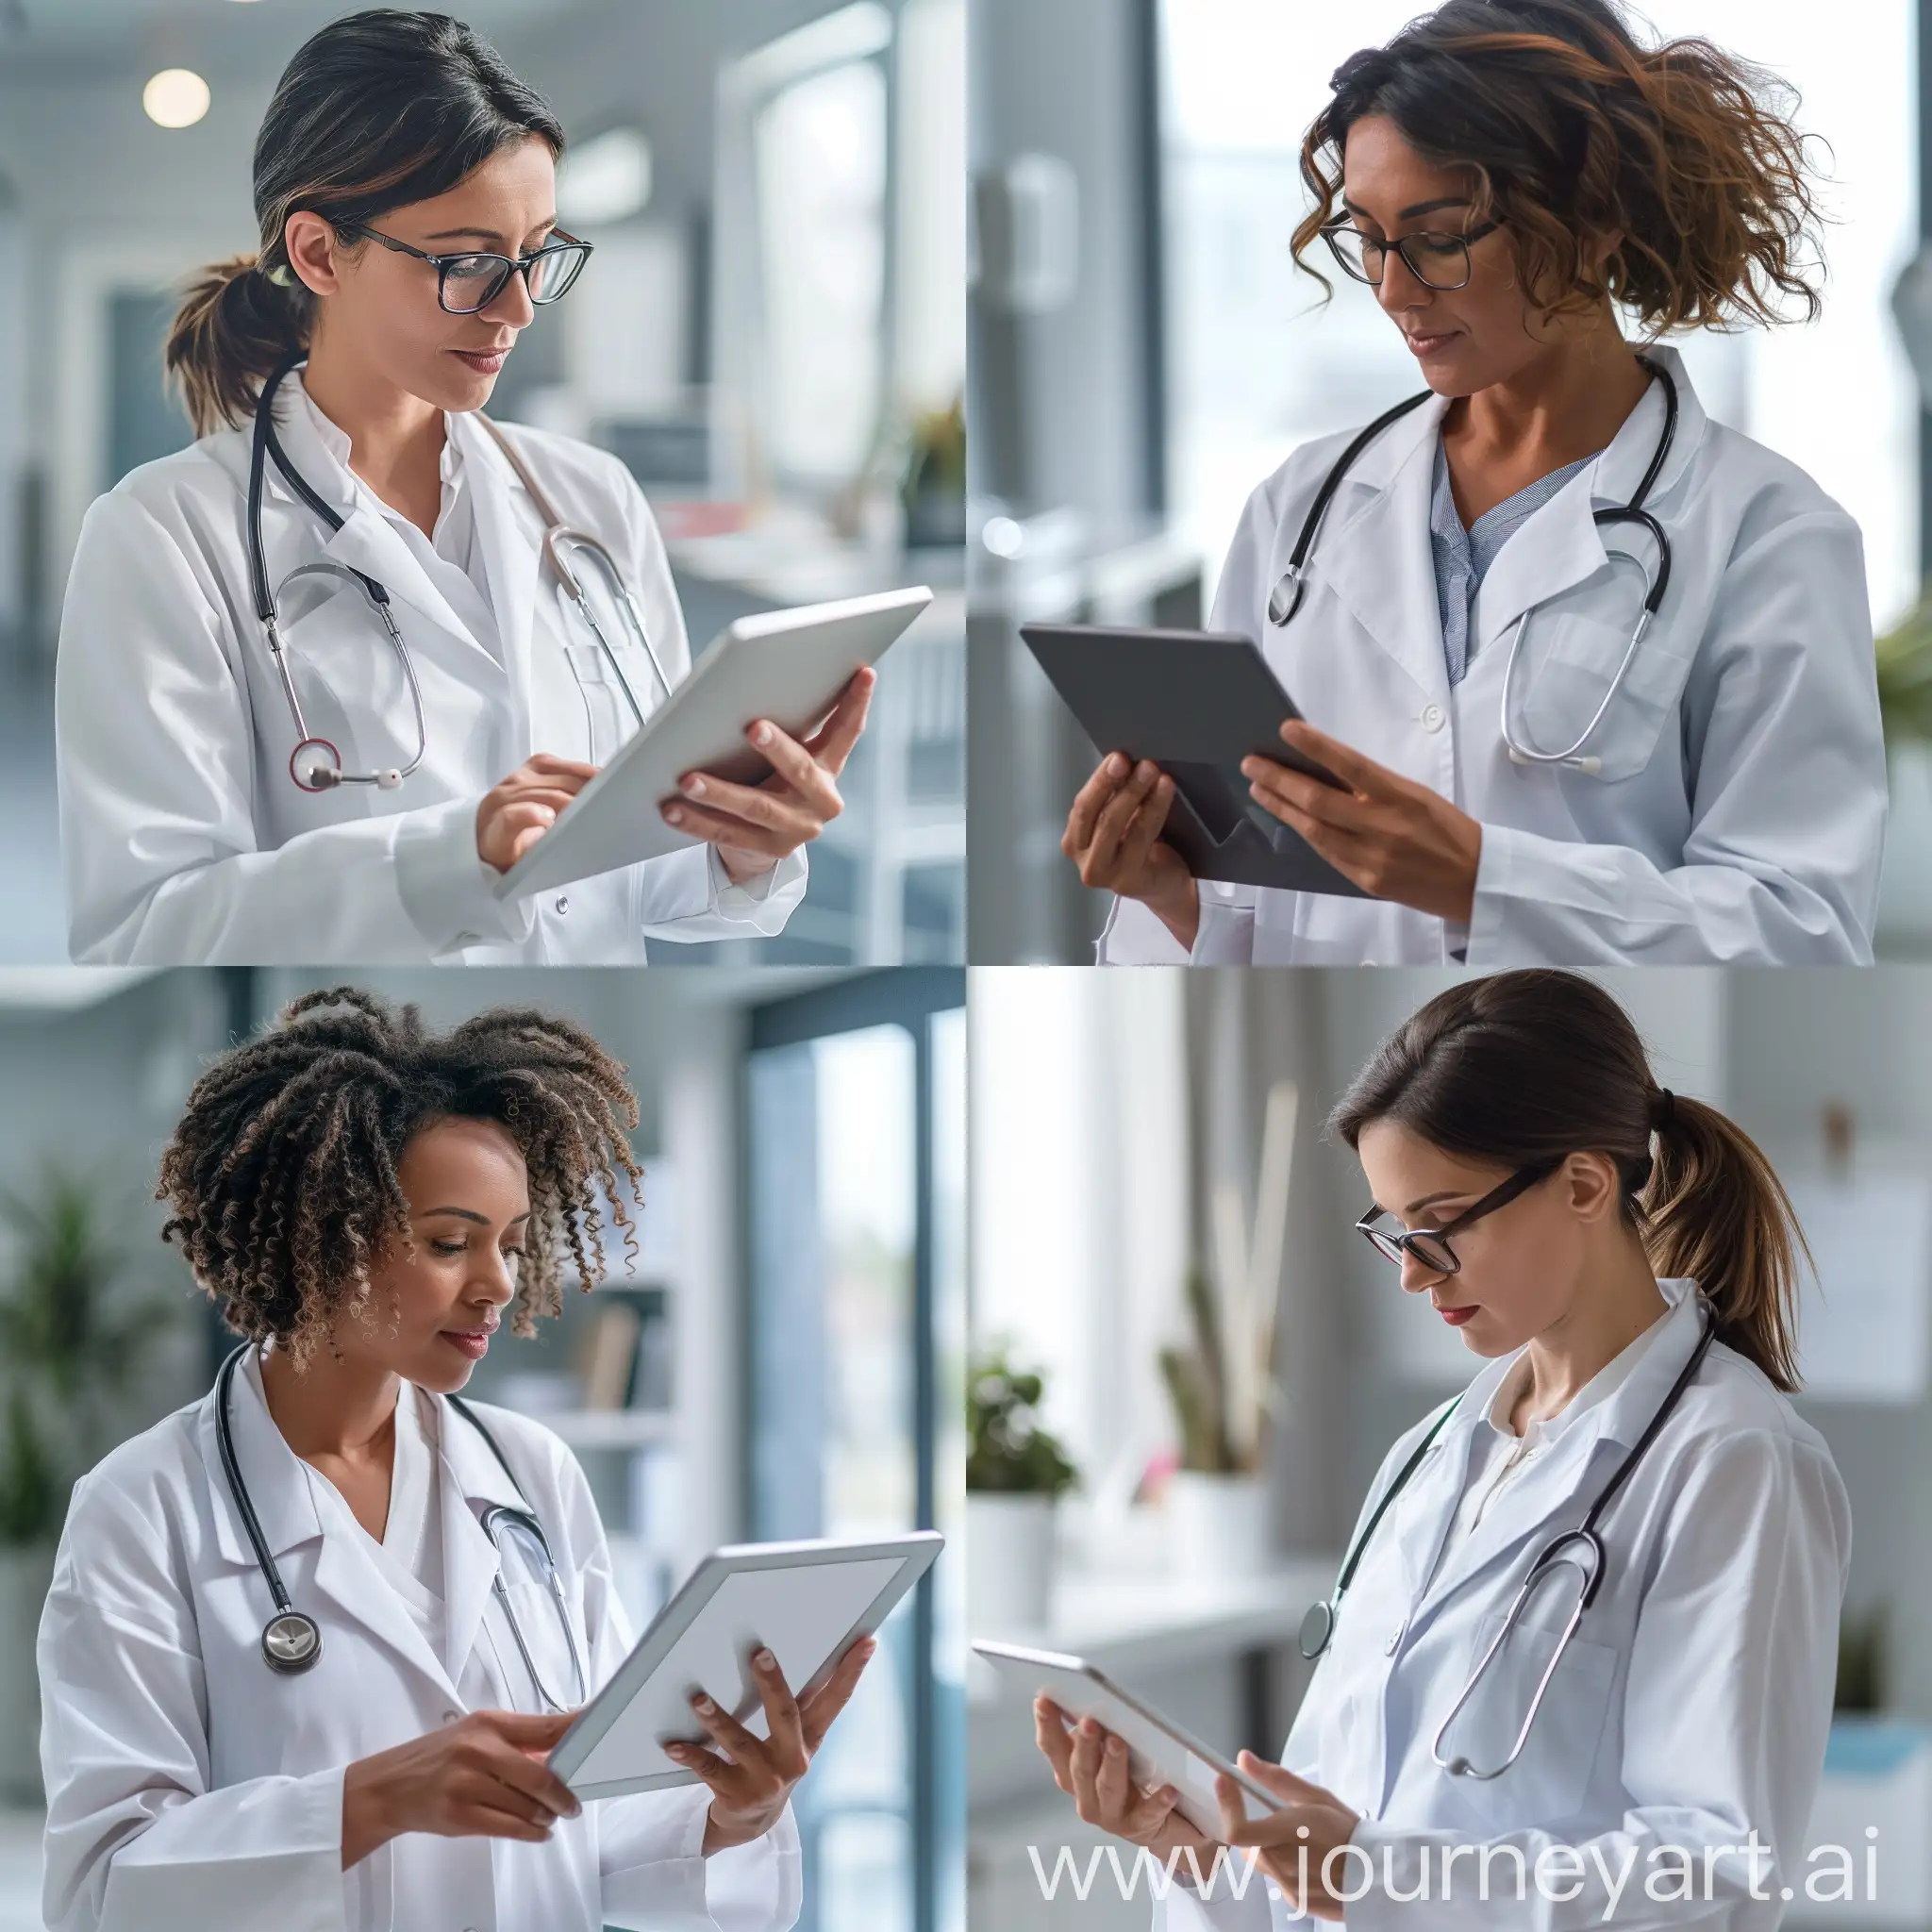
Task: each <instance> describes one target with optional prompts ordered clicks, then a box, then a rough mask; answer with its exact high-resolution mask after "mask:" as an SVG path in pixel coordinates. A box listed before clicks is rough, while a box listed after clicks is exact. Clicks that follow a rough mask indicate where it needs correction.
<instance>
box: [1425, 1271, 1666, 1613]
mask: <svg viewBox="0 0 1932 1932" xmlns="http://www.w3.org/2000/svg"><path fill="white" fill-rule="evenodd" d="M1694 1286H1695V1285H1694V1284H1693V1283H1691V1282H1690V1281H1683V1280H1670V1281H1660V1282H1658V1284H1657V1287H1658V1289H1659V1290H1660V1291H1661V1292H1662V1294H1663V1296H1664V1299H1665V1301H1666V1302H1667V1303H1668V1304H1669V1305H1670V1306H1669V1308H1668V1311H1667V1312H1666V1313H1665V1314H1664V1315H1663V1316H1662V1317H1661V1318H1660V1325H1659V1327H1658V1329H1657V1333H1656V1334H1655V1335H1653V1336H1651V1337H1650V1339H1649V1341H1648V1342H1647V1344H1646V1345H1645V1346H1644V1348H1643V1352H1642V1354H1641V1356H1640V1357H1638V1359H1637V1361H1636V1364H1635V1366H1634V1367H1632V1368H1631V1369H1630V1371H1629V1373H1628V1374H1626V1375H1624V1377H1623V1379H1622V1380H1621V1382H1619V1383H1618V1385H1617V1386H1616V1387H1615V1388H1614V1389H1612V1390H1611V1391H1610V1392H1609V1393H1608V1394H1607V1395H1606V1396H1605V1397H1604V1398H1603V1399H1602V1400H1601V1401H1598V1402H1595V1403H1592V1404H1591V1407H1589V1408H1587V1409H1585V1410H1583V1411H1581V1412H1580V1413H1578V1414H1576V1415H1575V1416H1574V1418H1573V1419H1572V1420H1570V1421H1569V1422H1568V1424H1567V1425H1565V1426H1563V1427H1562V1428H1561V1429H1560V1430H1559V1431H1557V1432H1556V1433H1555V1434H1553V1436H1552V1439H1551V1441H1549V1443H1548V1445H1547V1446H1546V1447H1545V1448H1544V1449H1543V1450H1542V1451H1541V1453H1540V1454H1539V1456H1538V1457H1537V1458H1536V1460H1535V1461H1534V1462H1532V1463H1530V1464H1529V1465H1528V1466H1527V1467H1526V1468H1524V1470H1523V1471H1522V1472H1521V1473H1520V1474H1516V1475H1514V1476H1512V1477H1511V1478H1510V1480H1509V1485H1508V1488H1507V1490H1506V1491H1504V1492H1503V1494H1502V1495H1501V1496H1500V1497H1499V1498H1498V1499H1497V1502H1496V1504H1495V1506H1494V1507H1491V1509H1490V1510H1488V1511H1487V1512H1486V1513H1485V1514H1484V1517H1483V1520H1482V1522H1481V1523H1479V1524H1477V1525H1476V1527H1475V1530H1474V1533H1473V1534H1471V1535H1470V1536H1469V1537H1467V1538H1465V1539H1464V1540H1463V1541H1462V1542H1461V1543H1460V1544H1458V1545H1457V1548H1456V1549H1455V1550H1454V1551H1453V1552H1451V1553H1450V1555H1449V1557H1448V1558H1447V1560H1446V1562H1443V1561H1442V1560H1441V1559H1442V1546H1443V1543H1444V1541H1446V1539H1447V1537H1448V1534H1449V1530H1450V1527H1451V1524H1453V1522H1454V1519H1455V1515H1456V1510H1457V1505H1458V1504H1459V1503H1460V1501H1461V1499H1462V1494H1463V1491H1464V1489H1465V1487H1466V1486H1467V1483H1468V1480H1469V1471H1470V1464H1471V1460H1472V1458H1473V1456H1474V1448H1475V1444H1476V1442H1477V1441H1478V1440H1479V1433H1478V1432H1479V1431H1482V1430H1485V1429H1487V1428H1489V1426H1490V1421H1489V1414H1490V1408H1491V1404H1492V1403H1493V1402H1494V1401H1495V1398H1496V1393H1497V1391H1498V1390H1499V1389H1501V1387H1502V1386H1503V1383H1504V1381H1505V1380H1506V1378H1507V1376H1508V1375H1509V1374H1510V1373H1511V1372H1512V1370H1513V1369H1514V1367H1515V1364H1516V1362H1517V1360H1518V1359H1519V1355H1520V1352H1519V1354H1512V1355H1509V1356H1505V1357H1499V1358H1498V1359H1497V1360H1496V1361H1493V1362H1491V1363H1490V1364H1489V1365H1488V1366H1487V1367H1486V1368H1485V1369H1484V1370H1483V1372H1482V1374H1479V1375H1478V1376H1477V1377H1476V1378H1475V1380H1474V1382H1473V1383H1471V1385H1470V1387H1469V1389H1468V1391H1467V1392H1466V1393H1465V1394H1464V1396H1463V1398H1462V1401H1461V1403H1460V1404H1459V1405H1458V1406H1457V1411H1456V1414H1455V1415H1454V1416H1453V1417H1452V1418H1451V1419H1450V1422H1449V1424H1448V1426H1447V1427H1445V1428H1444V1429H1443V1431H1442V1434H1441V1438H1439V1444H1440V1449H1441V1453H1440V1455H1438V1456H1436V1457H1434V1459H1433V1463H1432V1466H1431V1467H1430V1469H1429V1471H1428V1480H1427V1481H1426V1482H1424V1481H1423V1480H1422V1478H1423V1476H1424V1471H1421V1470H1419V1471H1418V1472H1417V1480H1415V1481H1413V1482H1411V1483H1410V1485H1409V1491H1410V1492H1411V1494H1412V1496H1413V1501H1411V1500H1410V1496H1408V1495H1405V1496H1404V1497H1403V1498H1402V1499H1401V1501H1400V1502H1398V1504H1397V1506H1396V1508H1395V1510H1394V1511H1393V1512H1391V1513H1392V1514H1393V1515H1394V1516H1395V1518H1396V1522H1395V1533H1396V1535H1397V1536H1398V1537H1399V1538H1400V1539H1401V1551H1402V1561H1403V1570H1404V1576H1405V1580H1406V1582H1407V1586H1408V1593H1409V1601H1410V1603H1411V1604H1416V1605H1417V1606H1418V1607H1417V1611H1416V1616H1415V1618H1414V1619H1412V1622H1413V1621H1420V1619H1421V1617H1422V1616H1423V1615H1424V1614H1425V1612H1426V1611H1428V1610H1432V1609H1433V1608H1434V1607H1436V1606H1438V1605H1440V1604H1441V1602H1442V1600H1443V1599H1444V1597H1445V1596H1447V1595H1448V1594H1449V1593H1450V1592H1451V1591H1454V1590H1455V1589H1456V1588H1457V1585H1458V1584H1460V1583H1462V1582H1464V1581H1466V1580H1467V1579H1469V1578H1470V1577H1473V1576H1474V1575H1476V1574H1478V1573H1479V1572H1481V1571H1483V1570H1485V1569H1487V1568H1488V1567H1489V1566H1490V1565H1491V1564H1493V1563H1495V1562H1497V1561H1499V1560H1501V1559H1503V1558H1505V1557H1509V1556H1511V1555H1512V1554H1514V1553H1515V1552H1516V1551H1517V1550H1518V1549H1519V1548H1520V1547H1521V1546H1522V1545H1523V1544H1524V1543H1526V1542H1529V1541H1531V1540H1532V1539H1534V1540H1535V1541H1538V1542H1539V1543H1541V1542H1542V1541H1547V1540H1548V1538H1549V1537H1551V1536H1552V1535H1554V1534H1555V1533H1556V1532H1557V1530H1558V1529H1562V1528H1570V1527H1573V1526H1574V1524H1577V1523H1580V1522H1581V1521H1582V1520H1583V1517H1584V1514H1585V1513H1586V1511H1587V1510H1588V1509H1589V1507H1590V1506H1591V1503H1592V1502H1593V1501H1594V1500H1595V1498H1596V1493H1597V1490H1598V1488H1599V1487H1600V1486H1601V1485H1602V1483H1603V1482H1604V1481H1605V1480H1606V1479H1607V1476H1608V1474H1609V1467H1610V1466H1613V1464H1614V1461H1615V1458H1616V1457H1618V1456H1621V1455H1623V1454H1625V1453H1627V1452H1628V1451H1629V1449H1630V1448H1632V1447H1633V1446H1634V1445H1635V1443H1636V1442H1637V1441H1638V1439H1639V1438H1640V1437H1641V1435H1642V1434H1643V1431H1644V1430H1645V1429H1646V1428H1648V1427H1649V1426H1650V1423H1651V1419H1652V1418H1653V1417H1654V1416H1655V1415H1656V1413H1657V1408H1658V1407H1659V1405H1660V1404H1661V1403H1662V1402H1663V1400H1664V1397H1665V1396H1666V1395H1667V1394H1668V1393H1669V1392H1670V1389H1671V1385H1672V1384H1673V1383H1674V1381H1675V1380H1676V1378H1677V1376H1678V1374H1680V1373H1681V1372H1682V1370H1683V1367H1684V1364H1685V1363H1686V1362H1687V1361H1689V1360H1690V1358H1691V1351H1692V1350H1693V1349H1694V1348H1695V1347H1696V1346H1697V1341H1698V1337H1699V1335H1700V1334H1701V1333H1702V1332H1703V1318H1702V1314H1701V1312H1700V1309H1699V1304H1698V1297H1697V1295H1696V1294H1695V1293H1694V1292H1693V1290H1694ZM1632 1346H1633V1347H1634V1346H1636V1344H1635V1343H1633V1344H1632ZM1439 1562H1441V1574H1436V1571H1437V1566H1438V1564H1439ZM1424 1591H1426V1602H1425V1603H1424V1601H1423V1598H1424Z"/></svg>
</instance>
